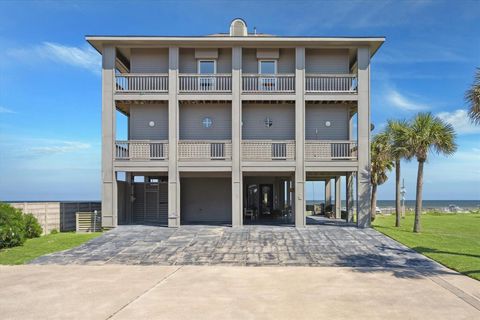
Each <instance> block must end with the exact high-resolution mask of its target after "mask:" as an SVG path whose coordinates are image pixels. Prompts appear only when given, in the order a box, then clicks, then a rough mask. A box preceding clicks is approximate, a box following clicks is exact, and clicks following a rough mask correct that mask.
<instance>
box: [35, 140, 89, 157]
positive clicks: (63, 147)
mask: <svg viewBox="0 0 480 320" xmlns="http://www.w3.org/2000/svg"><path fill="white" fill-rule="evenodd" d="M88 148H90V144H88V143H83V142H78V141H61V142H59V143H57V144H54V145H48V146H42V147H32V148H31V149H30V151H31V152H33V153H37V154H52V153H68V152H75V151H79V150H84V149H88Z"/></svg>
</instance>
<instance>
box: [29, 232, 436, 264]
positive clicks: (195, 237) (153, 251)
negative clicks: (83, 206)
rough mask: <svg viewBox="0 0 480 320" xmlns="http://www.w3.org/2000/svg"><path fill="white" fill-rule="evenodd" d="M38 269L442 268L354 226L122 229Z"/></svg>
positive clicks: (43, 260)
mask: <svg viewBox="0 0 480 320" xmlns="http://www.w3.org/2000/svg"><path fill="white" fill-rule="evenodd" d="M32 263H33V264H81V265H83V264H87V265H105V264H106V265H108V264H124V265H232V266H347V267H391V268H410V269H418V268H422V269H424V270H436V269H437V268H439V267H440V266H439V265H438V264H437V263H435V262H433V261H431V260H430V259H427V258H425V257H424V256H422V255H420V254H418V253H416V252H415V251H413V250H410V249H409V248H407V247H405V246H403V245H402V244H400V243H398V242H396V241H394V240H392V239H390V238H388V237H386V236H384V235H383V234H381V233H379V232H377V231H375V230H373V229H358V228H355V227H349V226H331V225H324V226H308V227H307V228H302V229H297V228H293V227H282V226H245V227H243V228H230V227H215V226H182V227H180V228H178V229H172V228H164V227H153V226H120V227H118V228H116V229H114V230H111V231H109V232H107V233H105V234H104V235H102V236H101V237H99V238H96V239H94V240H92V241H90V242H88V243H86V244H84V245H82V246H79V247H77V248H74V249H72V250H68V251H63V252H58V253H54V254H51V255H47V256H43V257H40V258H38V259H36V260H34V261H33V262H32Z"/></svg>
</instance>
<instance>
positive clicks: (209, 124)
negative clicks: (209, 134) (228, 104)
mask: <svg viewBox="0 0 480 320" xmlns="http://www.w3.org/2000/svg"><path fill="white" fill-rule="evenodd" d="M212 125H213V121H212V119H210V118H209V117H205V118H203V120H202V126H203V127H204V128H205V129H208V128H211V127H212Z"/></svg>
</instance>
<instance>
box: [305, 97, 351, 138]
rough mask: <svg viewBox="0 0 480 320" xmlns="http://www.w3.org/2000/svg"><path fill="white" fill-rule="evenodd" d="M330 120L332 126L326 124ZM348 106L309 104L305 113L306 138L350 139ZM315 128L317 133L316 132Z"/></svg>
mask: <svg viewBox="0 0 480 320" xmlns="http://www.w3.org/2000/svg"><path fill="white" fill-rule="evenodd" d="M326 121H330V123H331V126H330V127H327V126H325V122H326ZM348 124H349V117H348V106H345V105H340V104H338V105H337V104H335V105H328V104H307V107H306V113H305V139H306V140H348ZM315 129H316V130H317V133H315Z"/></svg>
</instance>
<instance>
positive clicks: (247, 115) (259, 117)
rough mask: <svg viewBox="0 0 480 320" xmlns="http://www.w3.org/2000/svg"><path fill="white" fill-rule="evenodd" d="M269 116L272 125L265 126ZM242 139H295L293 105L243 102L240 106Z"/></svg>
mask: <svg viewBox="0 0 480 320" xmlns="http://www.w3.org/2000/svg"><path fill="white" fill-rule="evenodd" d="M267 117H270V119H272V122H273V125H272V126H271V127H269V128H267V127H266V126H265V118H267ZM242 122H243V126H242V139H246V140H248V139H272V140H294V139H295V106H294V105H293V104H289V103H282V104H262V103H245V104H243V107H242Z"/></svg>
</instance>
